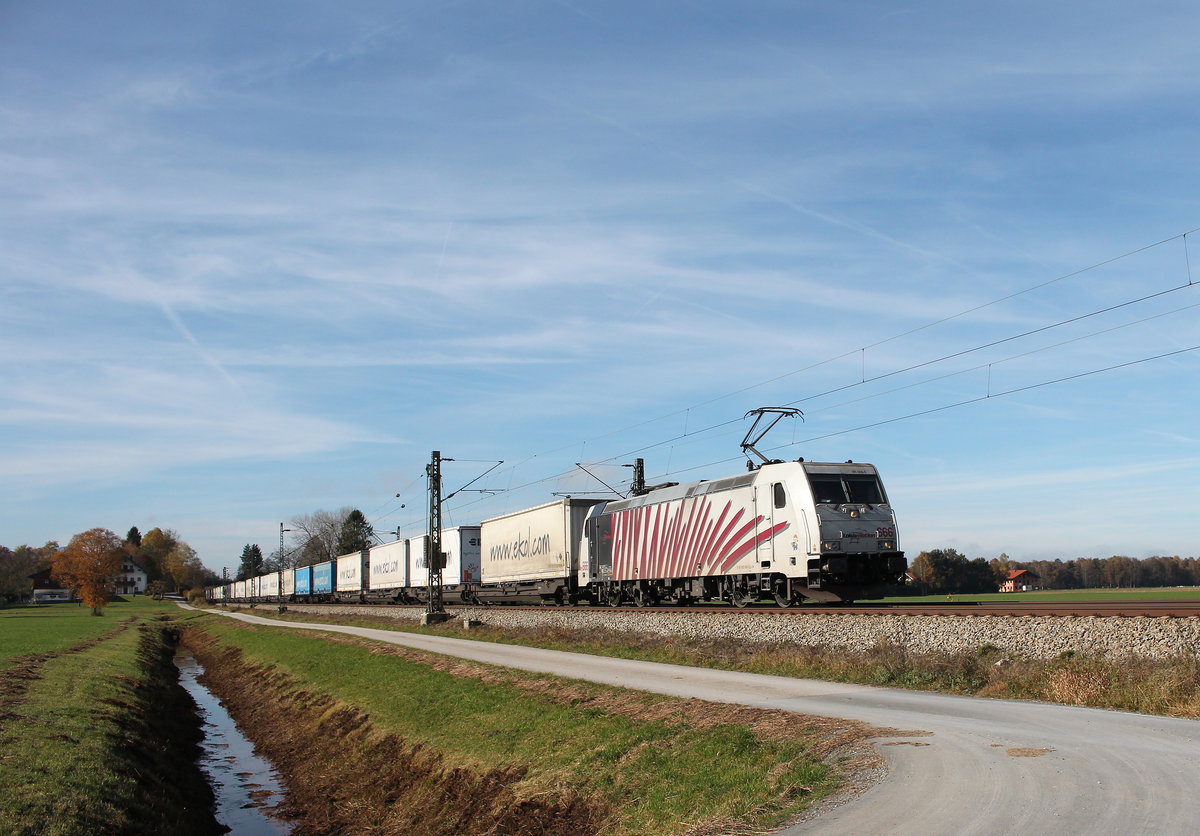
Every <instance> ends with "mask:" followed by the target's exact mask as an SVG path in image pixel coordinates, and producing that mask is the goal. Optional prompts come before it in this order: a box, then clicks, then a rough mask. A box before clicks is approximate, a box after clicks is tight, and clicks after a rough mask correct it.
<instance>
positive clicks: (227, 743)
mask: <svg viewBox="0 0 1200 836" xmlns="http://www.w3.org/2000/svg"><path fill="white" fill-rule="evenodd" d="M175 665H176V667H178V668H179V684H180V685H182V686H183V688H184V690H186V691H187V692H188V693H189V694H190V695H191V697H192V699H193V700H194V701H195V702H196V706H197V710H198V712H199V714H200V718H201V723H202V726H201V728H202V730H203V732H204V740H203V741H201V743H200V747H201V749H202V750H203V755H202V756H201V759H200V767H201V769H202V770H203V772H204V774H205V775H206V776H207V777H208V780H209V784H210V785H211V786H212V790H213V794H214V795H215V796H216V817H217V821H218V822H219V823H220V824H221V825H223V826H224V827H226V828H228V829H229V830H230V831H231V832H232V833H235V834H237V836H285V834H288V833H290V832H291V831H292V825H290V824H289V823H287V822H285V821H282V820H280V819H277V818H274V817H273V816H272V815H271V810H272V809H274V808H275V807H276V806H277V805H278V804H279V803H280V802H282V801H283V797H284V791H283V784H282V780H281V779H280V776H279V773H278V772H276V771H275V768H274V767H273V766H272V765H271V763H270V762H269V761H267V760H266V759H264V758H263V757H261V756H260V755H258V754H257V753H256V752H255V751H254V744H253V743H251V742H250V741H249V739H247V738H246V736H245V735H244V734H242V731H241V729H239V728H238V727H237V724H236V723H235V722H234V720H233V717H231V716H230V714H229V712H228V711H226V709H225V706H224V705H222V703H221V701H220V700H219V699H217V698H216V696H214V695H213V693H212V692H211V691H209V690H208V688H206V687H205V686H204V685H203V684H201V683H200V682H199V677H200V676H201V675H203V673H204V667H203V666H202V665H201V664H200V663H199V662H198V661H197V660H196V658H195V657H194V656H192V654H191V653H189V652H187V651H186V650H179V651H178V652H177V653H176V655H175Z"/></svg>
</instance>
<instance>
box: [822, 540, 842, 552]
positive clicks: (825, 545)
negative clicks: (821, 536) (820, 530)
mask: <svg viewBox="0 0 1200 836" xmlns="http://www.w3.org/2000/svg"><path fill="white" fill-rule="evenodd" d="M841 550H842V541H841V540H822V541H821V551H823V552H840V551H841Z"/></svg>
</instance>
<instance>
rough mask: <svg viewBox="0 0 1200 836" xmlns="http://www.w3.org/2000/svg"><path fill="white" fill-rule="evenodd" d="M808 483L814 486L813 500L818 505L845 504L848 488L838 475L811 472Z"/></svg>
mask: <svg viewBox="0 0 1200 836" xmlns="http://www.w3.org/2000/svg"><path fill="white" fill-rule="evenodd" d="M808 484H809V485H810V486H811V487H812V492H813V501H815V502H816V503H817V504H818V505H843V504H845V502H846V501H847V500H846V489H845V487H844V486H843V485H842V480H841V479H839V478H838V477H837V476H825V475H820V476H818V475H816V474H810V475H809V477H808Z"/></svg>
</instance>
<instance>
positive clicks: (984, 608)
mask: <svg viewBox="0 0 1200 836" xmlns="http://www.w3.org/2000/svg"><path fill="white" fill-rule="evenodd" d="M266 606H271V605H269V604H268V605H266ZM309 606H322V605H320V604H315V605H309ZM328 606H342V607H346V606H355V607H357V606H361V607H362V608H363V609H364V610H365V611H368V612H369V611H370V610H373V609H375V610H378V609H380V608H382V607H395V608H399V609H410V610H424V605H422V604H386V605H374V604H344V603H343V604H336V603H331V604H328ZM492 606H493V607H495V608H497V609H504V610H537V611H542V612H544V611H546V610H547V609H549V608H548V607H545V606H538V605H530V606H524V605H519V604H517V605H513V604H497V605H492ZM447 608H448V609H450V610H451V611H456V610H461V609H464V608H468V609H490V608H491V607H477V606H475V605H468V604H461V603H457V602H447ZM554 609H562V610H563V611H571V610H572V609H576V610H592V609H594V610H603V611H605V612H639V613H654V612H660V613H692V614H697V613H699V614H710V615H714V616H724V615H734V614H738V613H755V614H758V615H762V614H774V615H776V616H778V617H781V618H793V617H794V618H804V617H806V616H812V615H925V616H928V615H938V616H959V617H966V618H972V617H974V618H978V617H981V616H1003V617H1013V618H1019V617H1022V616H1051V617H1064V618H1069V617H1080V616H1104V617H1110V618H1147V617H1149V618H1198V617H1200V600H1196V601H1121V602H1114V601H1060V602H1049V601H1047V602H1037V603H1030V602H1023V601H1014V602H1012V603H1007V602H991V601H989V602H982V603H976V602H945V603H937V604H931V603H924V604H842V605H827V604H805V605H803V606H799V607H791V608H788V609H780V608H779V607H775V606H773V605H769V604H765V603H764V604H759V605H750V606H748V607H746V608H744V609H738V608H734V607H730V606H728V605H724V604H712V605H706V606H693V607H646V608H639V607H592V606H581V607H576V608H571V607H562V608H554Z"/></svg>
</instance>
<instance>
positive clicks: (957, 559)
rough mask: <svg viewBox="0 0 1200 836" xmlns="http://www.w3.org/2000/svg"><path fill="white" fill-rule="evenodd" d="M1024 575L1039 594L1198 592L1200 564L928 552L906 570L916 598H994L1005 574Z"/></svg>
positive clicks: (1187, 559)
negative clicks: (1143, 589) (1184, 588)
mask: <svg viewBox="0 0 1200 836" xmlns="http://www.w3.org/2000/svg"><path fill="white" fill-rule="evenodd" d="M1018 569H1028V570H1030V571H1032V572H1033V573H1034V574H1036V575H1037V576H1038V578H1037V580H1036V581H1034V582H1033V585H1034V586H1037V587H1038V588H1039V589H1108V588H1116V587H1146V586H1200V558H1195V557H1179V556H1178V555H1176V556H1172V557H1162V556H1156V557H1146V558H1133V557H1126V556H1123V555H1113V556H1112V557H1102V558H1096V557H1077V558H1074V559H1071V560H1062V559H1061V558H1059V559H1057V560H1013V559H1012V558H1010V557H1009V556H1008V555H1007V554H1001V555H1000V556H999V557H997V558H993V559H992V560H984V559H983V558H982V557H976V558H974V559H968V558H967V557H966V556H964V555H962V554H959V553H958V552H957V551H956V550H954V549H931V550H929V551H923V552H921V553H920V554H919V555H917V556H916V557H915V558H914V559H913V560H912V561H911V563H910V564H909V572H910V573H911V574H912V576H913V583H912V585H911V587H910V589H911V590H912V591H914V592H917V593H920V594H956V593H959V594H974V593H981V592H996V591H997V590H998V589H999V587H1000V584H1001V583H1003V582H1004V580H1005V579H1006V578H1007V577H1008V573H1009V572H1010V571H1014V570H1018Z"/></svg>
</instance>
